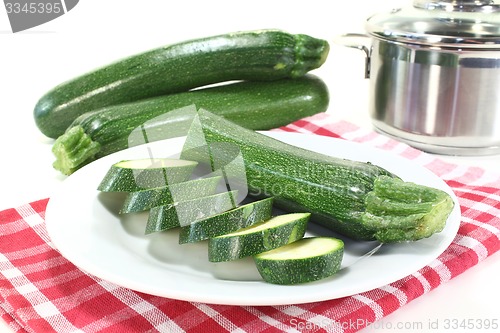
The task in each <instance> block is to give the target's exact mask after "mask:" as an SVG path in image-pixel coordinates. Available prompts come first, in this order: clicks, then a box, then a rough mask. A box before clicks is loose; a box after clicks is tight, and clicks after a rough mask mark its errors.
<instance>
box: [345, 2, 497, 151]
mask: <svg viewBox="0 0 500 333" xmlns="http://www.w3.org/2000/svg"><path fill="white" fill-rule="evenodd" d="M366 30H367V35H364V37H365V38H369V42H370V43H369V45H366V43H361V42H359V40H357V41H356V42H353V43H347V44H345V41H346V40H347V39H345V38H347V37H359V35H356V34H348V35H346V36H344V44H345V45H347V46H350V47H356V48H359V49H362V50H364V51H365V52H366V57H367V58H366V59H367V61H366V76H367V77H369V78H370V115H371V117H372V120H373V123H374V125H375V126H376V127H377V128H378V129H379V130H381V131H383V132H385V133H387V134H389V135H391V136H393V137H396V138H398V139H399V140H401V141H406V142H407V143H409V144H410V145H412V146H415V147H417V148H420V149H423V150H426V151H430V152H435V153H441V154H453V155H485V154H495V153H500V4H498V3H497V2H496V1H421V0H420V1H418V0H417V1H414V3H413V7H410V8H405V9H396V10H393V11H392V12H390V13H386V14H377V15H374V16H372V17H370V18H368V20H367V21H366ZM349 40H352V38H351V39H349Z"/></svg>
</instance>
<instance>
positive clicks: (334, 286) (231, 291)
mask: <svg viewBox="0 0 500 333" xmlns="http://www.w3.org/2000/svg"><path fill="white" fill-rule="evenodd" d="M264 133H265V134H267V135H270V136H272V137H274V138H277V139H280V140H282V141H285V142H288V143H290V144H293V145H296V146H301V147H304V148H307V149H310V150H316V151H319V152H321V153H325V154H330V155H333V156H338V157H344V158H348V159H353V160H360V161H371V162H372V163H375V164H377V165H380V166H382V167H384V168H386V169H388V170H390V171H393V172H395V173H396V174H398V175H399V176H400V177H401V178H403V179H404V180H407V181H413V182H416V183H420V184H423V185H428V186H433V187H436V188H440V189H442V190H445V191H447V192H448V193H450V194H451V195H452V196H453V199H454V200H455V209H454V210H453V212H452V214H451V216H450V217H449V220H448V221H447V225H446V227H445V229H444V230H443V231H442V232H441V233H438V234H435V235H433V236H432V237H430V238H428V239H424V240H421V241H418V242H413V243H407V244H394V245H383V246H382V247H381V248H380V249H379V250H378V252H376V253H375V254H373V255H371V256H367V255H365V254H366V253H367V252H369V251H370V250H372V249H373V248H374V247H376V246H377V244H376V243H375V242H353V241H349V240H346V247H345V257H344V261H343V264H342V267H343V268H342V270H341V271H340V272H339V273H338V274H336V275H335V276H333V277H331V278H327V279H324V280H321V281H317V282H313V283H308V284H303V285H296V286H279V285H273V284H268V283H265V282H263V281H262V280H261V279H260V277H259V275H258V272H257V270H256V269H255V266H254V265H253V262H252V261H251V260H250V259H244V260H240V261H237V262H230V263H218V264H215V263H209V262H208V260H207V247H206V246H207V244H206V242H201V243H197V244H184V245H179V244H178V243H177V233H176V232H175V231H168V232H163V233H156V234H152V235H148V236H145V235H144V227H145V221H146V218H147V216H146V214H144V213H142V214H129V215H123V216H119V215H117V214H116V213H114V211H116V209H117V207H119V205H120V204H121V199H122V198H120V197H119V196H118V195H114V196H113V195H109V194H108V195H103V194H102V193H101V194H100V193H99V192H98V191H97V190H96V187H97V185H98V184H99V182H100V181H101V179H102V178H103V177H104V175H105V173H106V172H107V171H108V169H109V167H110V166H111V164H113V163H115V162H117V161H119V160H122V159H130V158H143V157H148V156H150V154H154V156H155V157H157V156H172V155H176V154H178V153H179V152H180V150H181V147H182V143H183V141H184V138H177V139H171V140H166V141H159V142H155V143H152V144H150V145H149V147H148V148H147V147H146V146H138V147H134V148H131V149H127V150H124V151H121V152H118V153H115V154H112V155H109V156H106V157H104V158H101V159H99V160H97V161H95V162H93V163H91V164H89V165H87V166H85V167H84V168H82V169H80V170H78V171H77V172H75V173H74V174H73V175H71V176H70V177H68V178H67V179H66V180H65V181H64V182H63V184H62V186H61V188H60V190H59V191H58V192H57V193H55V194H54V195H53V196H52V197H51V199H50V201H49V203H48V206H47V211H46V223H47V229H48V232H49V235H50V237H51V240H52V242H53V243H54V245H55V246H56V248H57V249H58V250H59V251H60V252H61V254H62V255H63V256H64V257H66V258H67V259H68V260H70V261H71V262H73V263H74V264H75V265H76V266H78V267H79V268H81V269H82V270H84V271H86V272H88V273H90V274H93V275H95V276H97V277H99V278H102V279H104V280H107V281H110V282H113V283H115V284H117V285H120V286H123V287H127V288H130V289H133V290H136V291H140V292H144V293H148V294H153V295H158V296H163V297H169V298H174V299H179V300H186V301H196V302H204V303H217V304H233V305H278V304H298V303H307V302H314V301H322V300H328V299H334V298H339V297H344V296H349V295H353V294H356V293H360V292H364V291H367V290H371V289H374V288H377V287H381V286H383V285H385V284H388V283H391V282H394V281H396V280H398V279H400V278H403V277H405V276H407V275H409V274H412V273H414V272H416V271H417V270H419V269H420V268H422V267H424V266H425V265H427V264H429V263H430V262H431V261H432V260H433V259H435V258H436V257H438V256H439V255H440V254H441V253H442V252H443V251H444V250H445V249H446V248H447V247H448V245H449V244H450V243H451V242H452V240H453V238H454V237H455V235H456V233H457V231H458V227H459V224H460V209H459V204H458V201H457V198H456V196H455V195H454V194H453V192H452V191H451V189H450V188H449V187H448V186H447V185H446V184H445V183H444V182H443V181H442V180H441V179H440V178H438V177H437V176H436V175H434V174H433V173H432V172H430V171H429V170H427V169H425V168H423V167H421V166H419V165H416V164H414V163H412V162H411V161H409V160H406V159H404V158H402V157H399V156H396V155H393V154H390V153H387V152H384V151H381V150H377V149H374V148H371V147H368V146H364V145H361V144H357V143H353V142H348V141H344V140H339V139H333V138H329V137H324V136H318V135H307V134H298V133H283V132H264ZM319 229H321V228H318V229H317V230H315V231H310V232H308V233H309V234H311V235H313V234H314V233H315V232H318V230H319Z"/></svg>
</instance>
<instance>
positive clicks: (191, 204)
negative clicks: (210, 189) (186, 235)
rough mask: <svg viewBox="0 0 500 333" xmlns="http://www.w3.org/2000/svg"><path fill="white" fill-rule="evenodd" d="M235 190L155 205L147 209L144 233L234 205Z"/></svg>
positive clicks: (167, 227)
mask: <svg viewBox="0 0 500 333" xmlns="http://www.w3.org/2000/svg"><path fill="white" fill-rule="evenodd" d="M236 197H237V191H231V192H222V193H217V194H214V195H209V196H206V197H200V198H195V199H191V200H184V201H178V202H174V203H172V204H168V205H164V206H157V207H153V208H151V210H150V211H149V216H148V221H147V224H146V234H151V233H154V232H159V231H165V230H168V229H172V228H176V227H181V226H186V225H189V224H190V223H195V222H196V221H199V220H202V219H204V218H206V217H207V216H213V215H215V214H219V213H222V212H225V211H228V210H230V209H232V208H234V207H235V201H236V200H235V199H236Z"/></svg>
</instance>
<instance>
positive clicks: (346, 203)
mask: <svg viewBox="0 0 500 333" xmlns="http://www.w3.org/2000/svg"><path fill="white" fill-rule="evenodd" d="M198 115H199V119H200V123H201V124H202V129H203V132H202V133H199V132H191V133H190V134H189V135H188V137H187V140H186V145H185V147H189V146H191V145H193V144H192V143H191V142H200V136H203V140H206V142H207V143H208V144H217V143H219V142H226V143H232V144H234V145H236V146H237V147H238V148H239V149H240V152H241V154H242V156H243V160H244V163H245V168H246V176H247V183H248V187H249V194H250V195H252V196H255V197H262V196H264V197H268V196H273V197H274V202H275V204H276V205H277V206H279V207H281V208H284V209H285V210H287V211H295V212H300V211H304V212H310V213H312V214H313V220H314V221H315V222H318V223H320V224H323V225H324V226H326V227H327V228H329V229H331V230H333V231H335V232H337V233H340V234H343V235H346V236H348V237H350V238H353V239H356V240H379V241H381V242H386V243H390V242H403V241H413V240H418V239H421V238H425V237H429V236H430V235H432V234H433V233H436V232H440V231H441V230H442V229H443V227H444V225H445V223H446V220H447V217H448V216H449V214H450V213H451V211H452V209H453V206H454V203H453V200H452V198H451V196H450V195H449V194H447V193H446V192H444V191H441V190H438V189H434V188H430V187H426V186H422V185H418V184H410V183H407V182H403V181H401V180H400V179H399V178H398V177H397V176H396V175H394V174H392V173H391V172H389V171H387V170H385V169H384V168H381V167H379V166H377V165H374V164H372V163H364V162H357V161H351V160H345V159H340V158H336V157H332V156H326V155H323V154H319V153H316V152H313V151H309V150H305V149H301V148H298V147H295V146H292V145H289V144H286V143H284V142H281V141H279V140H276V139H273V138H270V137H268V136H265V135H263V134H260V133H257V132H254V131H250V130H247V129H244V128H242V127H241V126H238V125H236V124H234V123H231V122H229V121H226V120H224V119H223V118H221V117H218V116H216V115H214V114H212V113H210V112H206V111H204V110H200V111H198ZM182 156H183V158H184V159H188V160H195V161H199V162H200V163H202V162H203V157H201V158H200V157H199V156H196V150H186V153H184V152H183V154H182ZM370 193H372V194H370ZM373 195H375V196H377V197H379V198H380V199H381V201H382V202H387V201H390V202H393V203H401V204H396V205H393V206H394V207H392V208H391V210H387V211H381V210H380V209H378V208H377V205H376V200H372V199H370V198H371V196H373ZM422 202H428V203H430V204H429V205H426V207H423V206H425V205H422ZM371 203H373V204H371ZM416 206H418V208H415V207H416ZM422 209H426V210H424V211H422ZM416 211H417V213H416ZM408 216H409V217H408ZM405 217H408V218H407V219H406V220H404V218H405ZM402 220H404V221H402Z"/></svg>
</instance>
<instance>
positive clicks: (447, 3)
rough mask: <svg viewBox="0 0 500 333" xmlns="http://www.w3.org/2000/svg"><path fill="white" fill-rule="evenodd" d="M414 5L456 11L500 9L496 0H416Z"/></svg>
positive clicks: (490, 10) (486, 11) (490, 11)
mask: <svg viewBox="0 0 500 333" xmlns="http://www.w3.org/2000/svg"><path fill="white" fill-rule="evenodd" d="M413 6H414V7H416V8H420V9H429V10H444V11H448V12H451V11H455V12H484V13H493V12H498V11H499V6H498V5H496V4H495V0H414V1H413Z"/></svg>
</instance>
